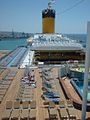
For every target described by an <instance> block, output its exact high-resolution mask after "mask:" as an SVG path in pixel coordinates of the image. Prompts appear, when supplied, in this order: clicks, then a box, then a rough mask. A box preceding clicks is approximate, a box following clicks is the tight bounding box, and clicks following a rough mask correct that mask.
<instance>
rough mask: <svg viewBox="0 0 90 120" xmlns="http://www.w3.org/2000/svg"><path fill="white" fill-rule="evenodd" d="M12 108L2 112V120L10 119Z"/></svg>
mask: <svg viewBox="0 0 90 120" xmlns="http://www.w3.org/2000/svg"><path fill="white" fill-rule="evenodd" d="M11 112H12V111H11V110H5V111H4V112H3V114H2V120H9V118H10V116H11Z"/></svg>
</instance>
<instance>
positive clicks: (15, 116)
mask: <svg viewBox="0 0 90 120" xmlns="http://www.w3.org/2000/svg"><path fill="white" fill-rule="evenodd" d="M19 116H20V110H18V109H14V110H13V111H12V114H11V120H18V118H19Z"/></svg>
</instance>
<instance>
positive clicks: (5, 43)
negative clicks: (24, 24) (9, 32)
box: [0, 38, 27, 50]
mask: <svg viewBox="0 0 90 120" xmlns="http://www.w3.org/2000/svg"><path fill="white" fill-rule="evenodd" d="M26 44H27V40H26V38H24V39H2V40H1V41H0V50H13V49H14V48H16V47H18V46H23V45H26Z"/></svg>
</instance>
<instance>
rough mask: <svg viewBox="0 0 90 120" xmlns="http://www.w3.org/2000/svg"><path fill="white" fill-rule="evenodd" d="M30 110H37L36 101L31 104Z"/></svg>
mask: <svg viewBox="0 0 90 120" xmlns="http://www.w3.org/2000/svg"><path fill="white" fill-rule="evenodd" d="M30 108H31V109H36V101H31V102H30Z"/></svg>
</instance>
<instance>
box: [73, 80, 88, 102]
mask: <svg viewBox="0 0 90 120" xmlns="http://www.w3.org/2000/svg"><path fill="white" fill-rule="evenodd" d="M75 83H76V85H77V86H78V88H79V89H80V91H81V92H82V93H83V86H84V84H83V81H79V82H77V81H76V82H75ZM88 90H90V82H89V84H88ZM87 99H88V100H90V93H88V95H87Z"/></svg>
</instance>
